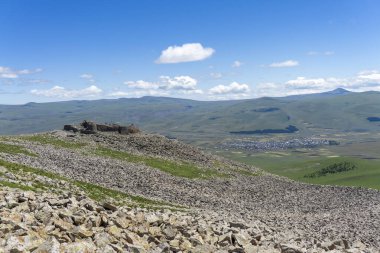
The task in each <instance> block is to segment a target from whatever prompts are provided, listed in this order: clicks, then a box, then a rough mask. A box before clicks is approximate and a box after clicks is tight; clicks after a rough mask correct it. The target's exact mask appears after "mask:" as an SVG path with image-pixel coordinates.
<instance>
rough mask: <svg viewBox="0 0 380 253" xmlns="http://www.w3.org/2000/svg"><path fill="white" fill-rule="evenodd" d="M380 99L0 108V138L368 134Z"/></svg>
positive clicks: (327, 96)
mask: <svg viewBox="0 0 380 253" xmlns="http://www.w3.org/2000/svg"><path fill="white" fill-rule="evenodd" d="M379 116H380V93H379V92H363V93H353V92H348V91H345V90H343V89H338V90H334V91H331V92H326V93H320V94H310V95H299V96H289V97H280V98H269V97H264V98H258V99H248V100H233V101H195V100H187V99H177V98H165V97H142V98H121V99H109V100H94V101H67V102H54V103H27V104H24V105H0V134H3V135H5V134H7V135H11V134H21V133H33V132H41V131H49V130H53V129H60V128H61V127H62V125H63V124H65V123H78V122H80V121H81V120H83V119H91V120H94V121H97V122H114V123H121V124H127V123H135V124H137V125H139V126H141V127H142V128H143V129H144V130H147V131H154V132H158V133H160V134H164V135H170V136H173V137H182V138H184V139H186V136H194V135H207V136H229V135H230V132H239V131H256V130H265V129H286V128H287V127H289V126H295V127H296V128H297V129H298V130H299V131H298V134H301V135H310V134H318V133H336V132H371V131H378V130H379V129H380V126H379V124H378V122H376V121H369V120H368V119H367V118H368V117H375V118H376V117H379Z"/></svg>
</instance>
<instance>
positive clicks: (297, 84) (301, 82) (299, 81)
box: [285, 77, 327, 89]
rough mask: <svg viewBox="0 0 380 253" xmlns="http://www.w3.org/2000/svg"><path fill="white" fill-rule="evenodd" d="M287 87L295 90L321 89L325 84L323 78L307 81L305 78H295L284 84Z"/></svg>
mask: <svg viewBox="0 0 380 253" xmlns="http://www.w3.org/2000/svg"><path fill="white" fill-rule="evenodd" d="M285 84H286V85H287V86H288V87H291V88H295V89H307V88H310V87H323V86H325V85H326V84H327V82H326V80H325V79H324V78H315V79H307V78H305V77H297V78H296V79H294V80H289V81H287V82H286V83H285Z"/></svg>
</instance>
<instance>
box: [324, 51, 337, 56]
mask: <svg viewBox="0 0 380 253" xmlns="http://www.w3.org/2000/svg"><path fill="white" fill-rule="evenodd" d="M323 54H324V55H327V56H329V55H333V54H335V52H334V51H325V52H323Z"/></svg>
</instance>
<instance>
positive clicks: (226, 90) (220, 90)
mask: <svg viewBox="0 0 380 253" xmlns="http://www.w3.org/2000/svg"><path fill="white" fill-rule="evenodd" d="M248 92H250V88H249V86H248V85H247V84H239V83H237V82H232V83H231V84H229V85H217V86H215V87H212V88H211V89H209V94H211V95H225V94H246V93H248Z"/></svg>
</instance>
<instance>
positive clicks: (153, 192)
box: [0, 130, 380, 252]
mask: <svg viewBox="0 0 380 253" xmlns="http://www.w3.org/2000/svg"><path fill="white" fill-rule="evenodd" d="M0 168H1V174H0V183H1V185H2V190H1V195H0V203H2V204H1V207H2V208H1V212H2V216H1V217H2V218H1V227H2V234H1V239H0V245H2V246H3V247H4V248H6V249H10V247H16V246H17V245H21V246H22V245H24V244H26V242H27V241H28V242H30V238H31V237H33V238H36V241H35V244H33V246H30V245H29V246H30V247H31V249H29V250H32V249H38V248H39V247H40V248H39V249H40V251H35V252H43V251H41V247H50V248H51V247H56V248H57V247H61V248H65V247H66V248H70V249H72V250H73V249H75V247H82V248H83V247H87V249H88V251H89V252H93V251H91V249H92V250H95V249H98V252H128V250H129V251H133V252H172V251H173V252H180V251H182V252H186V251H189V250H190V249H197V251H196V250H194V251H191V252H256V251H257V250H259V252H324V251H328V250H337V251H338V252H376V250H378V249H379V248H380V245H379V241H380V234H379V231H380V229H379V228H380V224H379V221H380V205H379V203H380V193H379V191H377V190H370V189H363V188H352V187H338V186H320V185H309V184H304V183H299V182H294V181H291V180H289V179H286V178H282V177H279V176H275V175H272V174H269V173H265V172H263V171H261V170H259V169H257V168H254V167H250V166H248V165H244V164H240V163H238V162H233V161H229V160H227V159H225V158H221V157H218V156H215V155H211V154H208V153H205V152H203V151H202V150H200V149H199V148H196V147H193V146H190V145H188V144H184V143H182V142H180V141H178V140H173V139H168V138H166V137H164V136H161V135H158V134H148V133H144V132H142V133H136V134H127V135H121V134H119V133H116V132H109V133H104V132H95V133H92V134H82V133H80V132H76V133H74V132H71V131H61V130H59V131H52V132H46V133H42V134H33V135H21V136H5V137H2V138H1V141H0ZM9 187H12V188H14V189H13V190H12V189H11V188H9ZM41 212H43V213H44V214H43V215H42V213H41ZM17 213H19V214H18V215H20V213H21V216H22V217H20V216H17V215H16V214H17ZM39 215H42V216H39ZM77 216H80V217H82V218H79V217H77ZM23 217H24V218H23ZM37 217H41V220H35V221H34V219H36V218H37ZM120 219H121V220H120ZM80 220H82V221H80ZM90 224H91V225H90ZM101 235H103V236H104V237H106V238H108V239H107V240H105V241H104V244H102V245H99V244H98V243H99V242H98V240H99V236H101ZM103 236H101V237H103ZM44 240H47V241H45V246H41V243H40V244H38V242H42V241H44ZM12 243H13V244H12ZM23 243H24V244H23ZM46 244H48V245H46ZM12 245H13V246H12ZM49 245H50V246H49ZM52 245H53V246H52ZM21 246H20V247H21ZM29 246H28V247H29ZM7 247H8V248H7ZM17 247H18V246H17ZM17 250H18V251H14V252H22V251H23V250H25V248H22V249H21V248H18V249H17ZM165 250H166V251H165ZM74 251H75V250H74ZM189 252H190V251H189Z"/></svg>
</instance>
